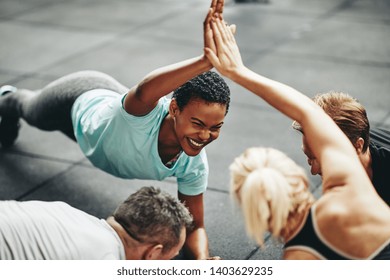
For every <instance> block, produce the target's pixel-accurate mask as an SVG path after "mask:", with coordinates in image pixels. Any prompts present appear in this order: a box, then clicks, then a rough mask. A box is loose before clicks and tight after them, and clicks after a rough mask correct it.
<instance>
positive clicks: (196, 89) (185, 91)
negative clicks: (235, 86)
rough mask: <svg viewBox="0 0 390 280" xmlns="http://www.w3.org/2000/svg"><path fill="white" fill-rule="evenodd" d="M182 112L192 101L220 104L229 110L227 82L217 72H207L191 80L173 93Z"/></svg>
mask: <svg viewBox="0 0 390 280" xmlns="http://www.w3.org/2000/svg"><path fill="white" fill-rule="evenodd" d="M172 97H173V98H175V99H176V102H177V105H178V107H179V109H180V111H182V110H183V108H184V107H185V106H186V105H187V104H188V103H189V102H190V100H194V99H200V100H204V101H206V102H207V103H218V104H221V105H225V106H226V114H227V112H228V110H229V103H230V90H229V87H228V85H227V84H226V82H225V81H224V80H223V79H222V77H221V76H219V75H218V74H217V73H215V72H211V71H208V72H205V73H203V74H201V75H199V76H196V77H195V78H193V79H191V80H189V81H188V82H186V83H185V84H184V85H182V86H181V87H179V88H177V89H176V90H175V91H174V93H173V96H172Z"/></svg>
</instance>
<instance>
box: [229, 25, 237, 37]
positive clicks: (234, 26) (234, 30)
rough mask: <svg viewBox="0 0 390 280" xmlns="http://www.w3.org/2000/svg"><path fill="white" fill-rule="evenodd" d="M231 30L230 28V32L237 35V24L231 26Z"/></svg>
mask: <svg viewBox="0 0 390 280" xmlns="http://www.w3.org/2000/svg"><path fill="white" fill-rule="evenodd" d="M229 28H230V31H231V32H232V34H233V35H235V34H236V31H237V26H236V25H235V24H231V25H230V26H229Z"/></svg>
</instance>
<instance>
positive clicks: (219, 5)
mask: <svg viewBox="0 0 390 280" xmlns="http://www.w3.org/2000/svg"><path fill="white" fill-rule="evenodd" d="M224 4H225V1H224V0H212V1H211V6H210V9H209V12H208V13H207V16H206V18H205V20H204V22H203V36H204V38H203V41H204V54H205V56H206V57H207V58H208V59H209V61H210V62H212V61H211V60H210V53H213V54H214V55H215V56H214V57H213V58H214V59H215V57H216V56H217V54H218V49H217V45H216V43H219V47H221V44H220V43H221V42H217V38H216V37H215V36H216V34H215V32H217V34H220V33H221V32H223V31H222V30H217V26H216V25H215V24H216V23H217V22H219V23H221V24H224V25H225V27H226V29H229V31H230V34H231V36H233V35H234V34H235V32H236V26H235V25H234V24H232V25H230V26H229V25H227V23H226V22H225V21H224V20H223V8H224ZM219 37H220V36H219ZM233 39H234V37H233ZM213 66H214V67H215V65H214V63H213ZM217 70H219V69H218V68H217ZM221 74H223V73H222V72H221Z"/></svg>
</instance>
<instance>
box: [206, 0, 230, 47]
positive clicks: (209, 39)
mask: <svg viewBox="0 0 390 280" xmlns="http://www.w3.org/2000/svg"><path fill="white" fill-rule="evenodd" d="M224 4H225V1H224V0H212V1H211V5H210V9H209V11H208V13H207V16H206V18H205V20H204V21H203V37H204V38H203V41H204V47H205V48H209V49H211V50H213V51H214V52H215V53H216V52H217V50H216V46H215V43H214V39H213V31H212V29H211V25H210V23H211V20H212V19H213V18H216V17H220V18H222V13H223V6H224Z"/></svg>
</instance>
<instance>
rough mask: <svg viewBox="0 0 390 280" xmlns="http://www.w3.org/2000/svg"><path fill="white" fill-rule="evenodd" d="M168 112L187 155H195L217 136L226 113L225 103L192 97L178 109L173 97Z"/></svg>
mask: <svg viewBox="0 0 390 280" xmlns="http://www.w3.org/2000/svg"><path fill="white" fill-rule="evenodd" d="M170 114H171V116H172V118H173V119H174V130H175V133H176V138H177V140H178V142H179V144H180V146H181V148H182V149H183V151H184V152H185V153H186V154H187V155H188V156H196V155H198V154H199V153H200V151H201V150H202V149H203V148H204V147H205V146H206V145H208V144H209V143H211V142H212V141H214V140H215V139H217V138H218V136H219V132H220V129H221V127H222V125H223V121H224V119H225V115H226V105H223V104H219V103H208V102H206V101H204V100H201V99H193V100H191V101H190V102H188V104H187V105H186V106H185V107H184V108H183V109H182V110H181V111H180V109H179V108H178V106H177V104H176V101H175V100H174V99H173V100H172V101H171V107H170Z"/></svg>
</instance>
